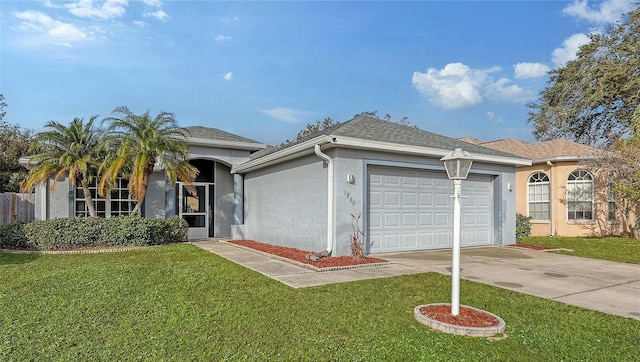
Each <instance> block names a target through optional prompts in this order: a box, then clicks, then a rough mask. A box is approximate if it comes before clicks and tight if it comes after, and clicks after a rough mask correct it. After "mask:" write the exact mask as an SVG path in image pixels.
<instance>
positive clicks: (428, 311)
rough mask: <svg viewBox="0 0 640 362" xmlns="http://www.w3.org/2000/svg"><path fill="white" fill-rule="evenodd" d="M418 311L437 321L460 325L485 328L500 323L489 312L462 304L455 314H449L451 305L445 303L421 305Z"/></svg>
mask: <svg viewBox="0 0 640 362" xmlns="http://www.w3.org/2000/svg"><path fill="white" fill-rule="evenodd" d="M420 313H422V314H423V315H425V316H427V317H429V318H431V319H433V320H436V321H438V322H443V323H447V324H452V325H456V326H462V327H478V328H485V327H495V326H497V325H498V324H500V321H499V320H498V319H496V317H494V316H492V315H491V314H488V313H484V312H481V311H478V310H475V309H471V308H467V307H464V306H460V311H459V313H458V315H457V316H454V315H452V314H451V306H450V305H446V304H445V305H429V306H426V307H422V308H420Z"/></svg>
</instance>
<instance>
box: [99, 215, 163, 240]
mask: <svg viewBox="0 0 640 362" xmlns="http://www.w3.org/2000/svg"><path fill="white" fill-rule="evenodd" d="M167 229H168V226H167V222H166V220H162V219H148V218H143V217H141V216H140V215H139V214H135V215H132V216H115V217H110V218H108V219H105V227H104V228H103V230H102V234H101V235H100V239H101V243H102V245H106V246H122V245H135V246H147V245H160V244H166V243H169V242H171V241H172V240H169V239H168V237H167V235H168V233H167Z"/></svg>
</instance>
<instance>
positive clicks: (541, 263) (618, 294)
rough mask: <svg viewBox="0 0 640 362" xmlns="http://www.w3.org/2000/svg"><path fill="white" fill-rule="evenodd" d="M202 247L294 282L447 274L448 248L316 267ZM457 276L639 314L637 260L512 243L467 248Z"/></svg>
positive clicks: (216, 244) (231, 248) (223, 246)
mask: <svg viewBox="0 0 640 362" xmlns="http://www.w3.org/2000/svg"><path fill="white" fill-rule="evenodd" d="M193 244H194V245H197V246H199V247H201V248H203V249H205V250H208V251H211V252H213V253H216V254H218V255H220V256H222V257H224V258H227V259H229V260H231V261H233V262H236V263H238V264H240V265H243V266H245V267H247V268H250V269H253V270H255V271H257V272H260V273H262V274H264V275H266V276H268V277H270V278H273V279H276V280H278V281H280V282H282V283H284V284H287V285H289V286H291V287H294V288H305V287H311V286H318V285H324V284H333V283H342V282H350V281H357V280H363V279H373V278H384V277H391V276H399V275H408V274H416V273H424V272H429V271H432V272H438V273H441V274H445V275H451V270H450V269H451V250H450V249H448V250H435V251H418V252H402V253H393V254H389V253H388V254H375V256H376V257H380V258H384V259H386V260H388V261H390V262H391V264H389V265H382V266H367V267H362V268H355V269H345V270H336V271H323V272H317V271H313V270H310V269H308V268H304V267H302V266H298V265H294V264H291V263H289V262H285V261H282V260H277V259H274V258H272V257H270V256H268V255H265V254H260V253H257V252H255V251H252V250H249V249H244V248H241V247H238V246H235V245H233V244H230V243H226V242H221V241H216V240H208V241H202V242H194V243H193ZM460 265H461V272H460V275H461V278H463V279H468V280H472V281H475V282H478V283H483V284H489V285H494V286H498V287H501V288H506V289H511V290H514V291H517V292H520V293H525V294H530V295H535V296H538V297H542V298H546V299H550V300H556V301H559V302H563V303H567V304H572V305H576V306H580V307H584V308H589V309H593V310H597V311H600V312H604V313H609V314H615V315H619V316H623V317H630V318H635V319H638V320H640V265H635V264H626V263H616V262H610V261H604V260H596V259H587V258H579V257H574V256H568V255H558V254H551V253H547V252H541V251H534V250H526V249H521V248H516V247H478V248H465V249H462V252H461V263H460Z"/></svg>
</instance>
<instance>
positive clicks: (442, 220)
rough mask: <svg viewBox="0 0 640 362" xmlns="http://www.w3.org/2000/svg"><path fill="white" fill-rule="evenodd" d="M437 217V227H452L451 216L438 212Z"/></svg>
mask: <svg viewBox="0 0 640 362" xmlns="http://www.w3.org/2000/svg"><path fill="white" fill-rule="evenodd" d="M435 217H436V220H435V221H436V222H435V226H439V227H447V226H449V225H451V223H450V222H449V214H448V213H444V212H436V213H435Z"/></svg>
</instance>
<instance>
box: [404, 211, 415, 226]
mask: <svg viewBox="0 0 640 362" xmlns="http://www.w3.org/2000/svg"><path fill="white" fill-rule="evenodd" d="M416 219H417V218H416V214H415V213H413V212H412V213H403V214H402V226H403V227H405V228H416V227H418V224H417V222H416V221H417V220H416Z"/></svg>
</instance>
